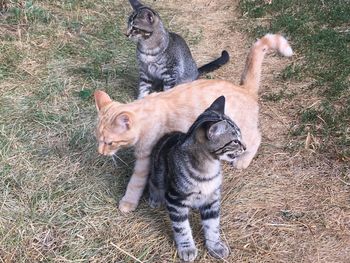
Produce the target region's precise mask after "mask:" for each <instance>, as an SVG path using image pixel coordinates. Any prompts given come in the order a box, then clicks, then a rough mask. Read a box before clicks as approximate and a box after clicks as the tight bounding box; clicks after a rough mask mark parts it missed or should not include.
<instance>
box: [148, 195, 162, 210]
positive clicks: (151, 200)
mask: <svg viewBox="0 0 350 263" xmlns="http://www.w3.org/2000/svg"><path fill="white" fill-rule="evenodd" d="M148 204H149V206H150V207H152V208H160V207H161V206H162V204H163V203H162V202H161V201H160V200H157V199H155V198H151V197H150V198H149V199H148Z"/></svg>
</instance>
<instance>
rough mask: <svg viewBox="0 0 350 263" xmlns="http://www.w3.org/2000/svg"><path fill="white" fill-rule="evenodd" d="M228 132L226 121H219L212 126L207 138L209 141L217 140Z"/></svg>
mask: <svg viewBox="0 0 350 263" xmlns="http://www.w3.org/2000/svg"><path fill="white" fill-rule="evenodd" d="M226 131H227V123H226V121H219V122H217V123H215V124H213V125H212V126H210V128H209V130H208V131H207V137H208V139H209V140H213V139H216V138H218V137H220V136H221V135H223V134H224V133H225V132H226Z"/></svg>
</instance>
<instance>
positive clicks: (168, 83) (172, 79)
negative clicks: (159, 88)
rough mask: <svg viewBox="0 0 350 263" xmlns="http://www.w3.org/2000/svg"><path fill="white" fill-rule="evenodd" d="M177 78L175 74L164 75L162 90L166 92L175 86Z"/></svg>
mask: <svg viewBox="0 0 350 263" xmlns="http://www.w3.org/2000/svg"><path fill="white" fill-rule="evenodd" d="M176 80H177V76H176V74H166V75H165V76H164V81H163V85H164V86H163V90H164V91H165V90H168V89H171V88H173V87H174V86H176V84H177V82H176Z"/></svg>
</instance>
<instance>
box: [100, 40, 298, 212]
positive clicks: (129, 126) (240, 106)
mask: <svg viewBox="0 0 350 263" xmlns="http://www.w3.org/2000/svg"><path fill="white" fill-rule="evenodd" d="M269 49H272V50H277V51H279V53H281V54H282V55H284V56H291V55H292V54H293V51H292V49H291V47H290V46H289V44H288V42H287V40H286V39H285V38H283V37H282V36H281V35H272V34H267V35H265V36H264V37H263V38H261V39H260V40H257V42H256V43H255V44H254V45H253V47H252V48H251V50H250V53H249V55H248V58H247V61H246V66H245V70H244V72H243V74H242V78H241V85H240V86H235V85H234V84H232V83H230V82H227V81H223V80H197V81H194V82H191V83H186V84H182V85H179V86H177V87H176V88H174V89H171V90H168V91H165V92H160V93H153V94H151V95H149V96H147V97H145V98H143V99H140V100H137V101H134V102H132V103H128V104H122V103H119V102H115V101H112V100H111V98H110V97H109V96H108V95H107V94H106V93H105V92H103V91H96V92H95V101H96V107H97V109H98V116H99V122H98V126H97V132H96V136H97V140H98V143H99V146H98V151H99V153H101V154H103V155H113V154H115V153H116V152H117V151H118V150H119V149H120V148H122V147H127V146H134V147H135V155H136V164H135V169H134V173H133V175H132V177H131V179H130V182H129V184H128V187H127V190H126V193H125V195H124V197H123V198H122V199H121V201H120V203H119V209H120V210H121V211H122V212H129V211H133V210H135V209H136V207H137V205H138V202H139V199H140V197H141V195H142V192H143V190H144V188H145V186H146V183H147V177H148V174H149V166H150V154H151V151H152V147H153V146H154V145H155V143H156V142H157V141H158V139H159V138H160V137H162V136H163V135H164V134H165V133H168V132H171V131H181V132H186V131H187V130H188V128H189V127H190V126H191V124H192V123H193V122H194V120H195V119H196V118H197V117H198V116H199V114H201V113H202V112H203V111H204V110H205V109H206V108H208V107H209V105H210V104H211V103H212V102H213V101H214V100H215V99H216V98H218V97H219V96H221V95H224V96H225V97H226V109H225V112H226V114H227V115H228V116H229V117H231V118H232V120H234V121H235V122H236V124H237V125H238V126H239V127H240V129H241V132H242V139H243V142H244V144H245V145H246V146H247V151H246V152H245V153H244V154H243V155H242V156H240V157H239V158H238V159H237V161H236V162H235V163H234V166H235V167H236V168H238V169H242V168H246V167H247V166H248V165H249V164H250V162H251V161H252V159H253V157H254V155H255V154H256V152H257V150H258V147H259V145H260V140H261V135H260V132H259V129H258V114H259V106H258V89H259V82H260V73H261V65H262V61H263V58H264V55H265V53H266V52H267V51H268V50H269Z"/></svg>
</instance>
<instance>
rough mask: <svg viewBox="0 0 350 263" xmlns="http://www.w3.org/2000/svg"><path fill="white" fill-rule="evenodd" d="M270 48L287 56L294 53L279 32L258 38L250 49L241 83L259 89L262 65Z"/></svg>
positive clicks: (256, 91)
mask: <svg viewBox="0 0 350 263" xmlns="http://www.w3.org/2000/svg"><path fill="white" fill-rule="evenodd" d="M268 50H276V51H278V52H279V53H280V54H281V55H283V56H286V57H290V56H292V55H293V50H292V48H291V47H290V45H289V44H288V41H287V40H286V39H285V38H284V37H283V36H281V35H279V34H266V35H265V36H264V37H262V38H261V39H258V40H257V41H256V42H255V43H254V45H253V47H252V48H251V49H250V52H249V54H248V57H247V60H246V64H245V69H244V71H243V73H242V77H241V83H240V84H241V85H243V86H244V87H245V88H246V89H248V90H250V91H252V92H254V93H258V90H259V84H260V75H261V65H262V62H263V59H264V56H265V53H266V52H267V51H268Z"/></svg>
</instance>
